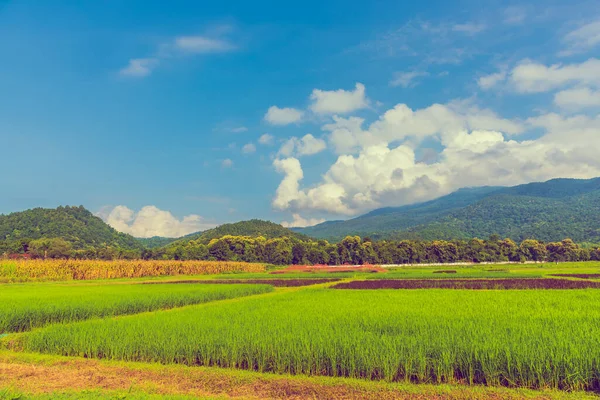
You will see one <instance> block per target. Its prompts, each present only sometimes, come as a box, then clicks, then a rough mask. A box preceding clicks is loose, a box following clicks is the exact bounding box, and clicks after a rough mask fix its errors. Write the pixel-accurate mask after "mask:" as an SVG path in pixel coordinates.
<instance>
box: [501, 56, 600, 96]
mask: <svg viewBox="0 0 600 400" xmlns="http://www.w3.org/2000/svg"><path fill="white" fill-rule="evenodd" d="M598 71H600V60H599V59H597V58H590V59H589V60H587V61H584V62H582V63H580V64H567V65H562V64H554V65H550V66H545V65H543V64H539V63H535V62H533V61H529V60H526V61H523V62H522V63H520V64H519V65H517V66H516V67H515V68H513V70H512V72H511V74H510V82H511V84H512V85H513V86H514V88H515V89H516V90H517V91H518V92H521V93H539V92H546V91H549V90H553V89H557V88H560V87H563V86H565V85H568V84H584V85H589V86H600V74H599V73H598Z"/></svg>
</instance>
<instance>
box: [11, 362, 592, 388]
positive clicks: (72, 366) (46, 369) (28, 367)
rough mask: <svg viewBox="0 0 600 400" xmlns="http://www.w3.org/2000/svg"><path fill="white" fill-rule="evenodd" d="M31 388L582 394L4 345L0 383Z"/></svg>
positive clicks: (12, 386)
mask: <svg viewBox="0 0 600 400" xmlns="http://www.w3.org/2000/svg"><path fill="white" fill-rule="evenodd" d="M2 387H10V388H14V389H18V390H20V391H23V392H24V393H30V394H34V395H35V394H41V393H60V392H64V391H68V392H73V391H83V390H94V389H96V390H97V389H101V390H107V391H114V390H125V391H128V390H135V391H141V392H144V393H148V394H159V395H192V396H199V397H200V396H201V397H208V396H217V397H225V398H240V399H438V400H441V399H444V400H445V399H522V398H535V399H557V398H558V399H575V398H577V399H581V398H585V397H587V396H586V395H584V394H582V393H579V394H577V393H575V394H567V393H559V392H533V391H527V390H510V389H504V388H484V387H468V386H431V385H411V384H389V383H383V382H368V381H359V380H352V379H335V378H324V377H312V378H310V377H291V376H279V375H270V374H260V373H255V372H248V371H236V370H229V369H219V368H202V367H185V366H176V365H175V366H163V365H157V364H142V363H124V362H111V361H98V360H88V359H79V358H70V357H57V356H45V355H36V354H27V353H13V352H9V351H0V388H2Z"/></svg>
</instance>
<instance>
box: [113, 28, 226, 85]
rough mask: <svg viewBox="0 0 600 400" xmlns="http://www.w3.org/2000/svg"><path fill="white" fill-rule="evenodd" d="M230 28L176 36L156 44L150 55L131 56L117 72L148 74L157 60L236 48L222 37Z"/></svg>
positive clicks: (157, 62) (132, 74) (134, 75)
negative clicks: (143, 56)
mask: <svg viewBox="0 0 600 400" xmlns="http://www.w3.org/2000/svg"><path fill="white" fill-rule="evenodd" d="M230 30H231V29H230V27H228V26H222V27H220V28H219V29H214V30H213V32H212V34H210V35H192V36H177V37H175V38H171V39H169V40H168V41H167V42H163V43H161V44H159V45H158V46H157V49H156V51H155V52H154V54H153V55H152V56H150V57H146V58H132V59H130V60H129V63H128V65H127V66H126V67H123V68H122V69H121V70H120V71H119V74H120V75H122V76H130V77H138V78H141V77H145V76H149V75H150V74H151V73H152V71H153V70H154V68H156V67H157V66H158V64H159V62H161V61H164V60H169V59H174V58H181V57H183V56H186V55H187V56H189V55H198V54H215V53H226V52H231V51H235V50H237V47H236V46H235V45H234V44H233V43H232V42H231V41H230V40H229V39H227V38H224V37H222V36H223V34H224V33H226V32H229V31H230Z"/></svg>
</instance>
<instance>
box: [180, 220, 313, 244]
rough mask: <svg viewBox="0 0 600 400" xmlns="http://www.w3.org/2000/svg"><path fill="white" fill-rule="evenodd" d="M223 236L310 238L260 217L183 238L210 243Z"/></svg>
mask: <svg viewBox="0 0 600 400" xmlns="http://www.w3.org/2000/svg"><path fill="white" fill-rule="evenodd" d="M223 236H248V237H253V238H255V237H264V238H266V239H273V238H283V237H287V238H295V239H299V240H307V239H308V237H307V236H304V235H302V234H299V233H296V232H294V231H292V230H290V229H287V228H284V227H283V226H281V225H279V224H275V223H273V222H269V221H262V220H260V219H252V220H249V221H241V222H236V223H234V224H223V225H220V226H218V227H216V228H213V229H209V230H207V231H204V232H200V233H197V234H192V235H188V236H185V237H184V238H182V239H183V240H184V241H195V242H198V243H204V244H208V243H209V242H210V241H211V240H213V239H219V238H221V237H223Z"/></svg>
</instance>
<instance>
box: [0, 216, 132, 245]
mask: <svg viewBox="0 0 600 400" xmlns="http://www.w3.org/2000/svg"><path fill="white" fill-rule="evenodd" d="M41 238H60V239H64V240H65V241H67V242H69V243H71V245H72V246H73V248H74V249H84V248H88V247H105V246H113V247H118V248H121V249H125V250H134V249H141V248H142V245H141V244H140V243H139V242H138V241H137V240H136V239H135V238H134V237H133V236H131V235H127V234H124V233H120V232H117V231H116V230H115V229H113V228H111V227H110V226H109V225H107V224H106V223H105V222H104V221H102V219H100V218H99V217H97V216H95V215H94V214H92V213H91V212H90V211H88V210H86V209H85V208H84V207H82V206H79V207H70V206H67V207H58V208H56V209H49V208H34V209H31V210H26V211H22V212H15V213H11V214H8V215H0V252H2V251H8V250H18V247H20V246H21V243H26V242H29V241H31V240H36V239H41Z"/></svg>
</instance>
